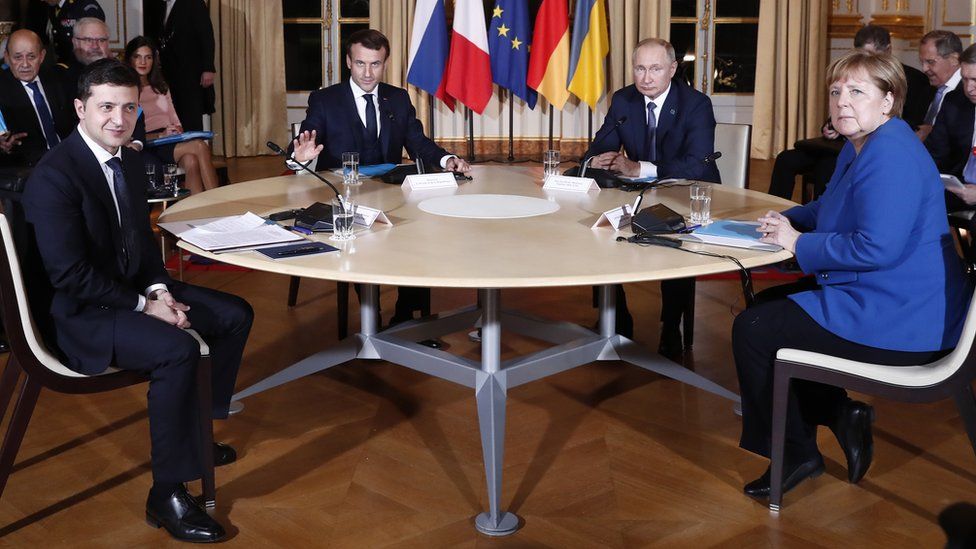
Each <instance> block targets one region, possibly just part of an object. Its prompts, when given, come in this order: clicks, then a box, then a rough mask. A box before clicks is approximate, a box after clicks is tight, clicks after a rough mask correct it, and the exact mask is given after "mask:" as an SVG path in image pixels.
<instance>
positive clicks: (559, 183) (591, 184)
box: [542, 175, 600, 193]
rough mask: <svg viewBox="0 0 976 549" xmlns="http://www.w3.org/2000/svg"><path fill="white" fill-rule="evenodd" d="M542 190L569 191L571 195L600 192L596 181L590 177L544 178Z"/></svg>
mask: <svg viewBox="0 0 976 549" xmlns="http://www.w3.org/2000/svg"><path fill="white" fill-rule="evenodd" d="M542 188H543V189H549V190H553V191H569V192H571V193H585V192H589V191H597V192H599V191H600V187H598V186H597V184H596V181H595V180H594V179H593V178H591V177H573V176H570V175H550V176H549V177H547V178H546V182H545V184H544V185H543V186H542Z"/></svg>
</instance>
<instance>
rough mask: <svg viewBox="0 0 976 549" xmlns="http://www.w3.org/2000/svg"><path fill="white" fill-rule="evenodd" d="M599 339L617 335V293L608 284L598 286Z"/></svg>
mask: <svg viewBox="0 0 976 549" xmlns="http://www.w3.org/2000/svg"><path fill="white" fill-rule="evenodd" d="M598 300H599V303H600V337H613V336H615V335H617V291H616V288H614V287H613V286H612V285H610V284H604V285H603V286H600V289H599V296H598Z"/></svg>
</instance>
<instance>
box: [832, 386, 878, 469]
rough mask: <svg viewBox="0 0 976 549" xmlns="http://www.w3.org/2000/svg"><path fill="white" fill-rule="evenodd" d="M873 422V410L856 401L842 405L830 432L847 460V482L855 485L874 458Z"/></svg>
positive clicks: (849, 401)
mask: <svg viewBox="0 0 976 549" xmlns="http://www.w3.org/2000/svg"><path fill="white" fill-rule="evenodd" d="M873 421H874V408H872V407H870V406H868V405H867V404H865V403H863V402H859V401H857V400H848V401H847V402H846V403H844V406H843V407H842V408H841V410H840V413H839V415H838V417H837V421H836V422H835V423H834V424H833V425H831V426H830V430H831V431H833V432H834V436H835V437H837V442H839V443H840V447H841V449H842V450H844V457H845V458H847V480H848V481H849V482H851V483H852V484H856V483H857V482H858V481H859V480H861V479H862V478H864V474H865V473H867V472H868V468H869V467H871V459H872V458H873V457H874V437H873V436H872V435H871V423H872V422H873Z"/></svg>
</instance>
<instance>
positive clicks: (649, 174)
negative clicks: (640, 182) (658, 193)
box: [638, 160, 657, 179]
mask: <svg viewBox="0 0 976 549" xmlns="http://www.w3.org/2000/svg"><path fill="white" fill-rule="evenodd" d="M638 164H640V178H641V179H648V178H654V179H656V178H657V166H655V165H654V163H653V162H646V161H643V160H640V161H638Z"/></svg>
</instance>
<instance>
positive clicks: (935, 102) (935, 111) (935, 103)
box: [922, 84, 949, 126]
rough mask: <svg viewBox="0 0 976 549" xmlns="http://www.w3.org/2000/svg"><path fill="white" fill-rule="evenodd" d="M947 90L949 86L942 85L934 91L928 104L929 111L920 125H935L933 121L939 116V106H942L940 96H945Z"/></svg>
mask: <svg viewBox="0 0 976 549" xmlns="http://www.w3.org/2000/svg"><path fill="white" fill-rule="evenodd" d="M947 89H949V86H946V85H945V84H943V85H941V86H939V89H938V90H936V92H935V97H934V98H933V99H932V102H931V103H929V110H928V111H926V112H925V118H923V119H922V124H928V125H929V126H931V125H932V124H935V119H936V118H937V117H938V115H939V105H941V104H942V96H943V95H945V92H946V90H947Z"/></svg>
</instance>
